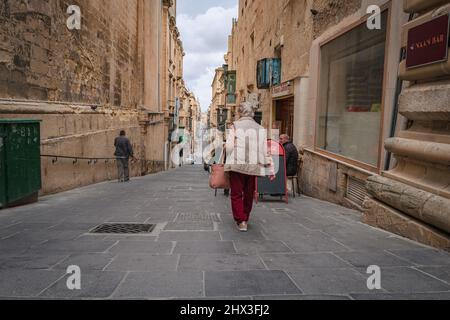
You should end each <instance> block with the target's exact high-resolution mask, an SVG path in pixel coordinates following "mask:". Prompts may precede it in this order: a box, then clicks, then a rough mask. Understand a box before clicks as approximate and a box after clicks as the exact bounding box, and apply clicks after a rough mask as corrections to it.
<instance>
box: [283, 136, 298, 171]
mask: <svg viewBox="0 0 450 320" xmlns="http://www.w3.org/2000/svg"><path fill="white" fill-rule="evenodd" d="M280 143H281V144H282V145H283V147H284V149H285V151H286V175H287V176H288V177H294V176H296V175H297V173H298V150H297V148H296V147H295V145H294V144H293V143H292V141H291V138H290V137H289V136H288V135H287V134H282V135H281V136H280Z"/></svg>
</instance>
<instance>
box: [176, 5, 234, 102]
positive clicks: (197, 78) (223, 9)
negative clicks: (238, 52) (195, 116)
mask: <svg viewBox="0 0 450 320" xmlns="http://www.w3.org/2000/svg"><path fill="white" fill-rule="evenodd" d="M237 3H238V0H178V1H177V25H178V28H179V30H180V33H181V40H182V41H183V47H184V51H185V52H186V56H185V57H184V79H185V81H186V86H187V87H188V89H189V90H192V91H193V92H194V94H195V95H196V96H197V97H198V98H199V100H200V105H201V107H202V110H203V111H206V110H207V109H208V107H209V105H210V103H211V82H212V80H213V78H214V70H215V69H216V68H217V67H219V66H222V65H223V64H224V63H225V61H224V59H223V57H224V55H225V53H226V52H227V44H228V35H229V34H230V32H231V23H232V19H233V18H235V17H237V12H238V4H237Z"/></svg>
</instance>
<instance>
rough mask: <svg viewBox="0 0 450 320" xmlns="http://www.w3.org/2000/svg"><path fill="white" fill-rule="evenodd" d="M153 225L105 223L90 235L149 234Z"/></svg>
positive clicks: (153, 227)
mask: <svg viewBox="0 0 450 320" xmlns="http://www.w3.org/2000/svg"><path fill="white" fill-rule="evenodd" d="M155 226H156V225H154V224H132V223H105V224H101V225H99V226H97V227H95V228H94V229H93V230H92V231H91V232H90V233H114V234H140V233H150V232H152V231H153V229H155Z"/></svg>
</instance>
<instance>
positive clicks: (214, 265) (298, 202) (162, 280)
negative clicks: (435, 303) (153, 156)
mask: <svg viewBox="0 0 450 320" xmlns="http://www.w3.org/2000/svg"><path fill="white" fill-rule="evenodd" d="M107 222H123V223H154V224H156V227H155V229H154V230H153V231H152V232H151V233H149V234H146V235H131V234H90V233H89V232H90V231H91V230H92V229H93V228H94V227H96V226H98V225H100V224H102V223H107ZM71 265H76V266H79V267H80V270H81V284H82V287H81V290H74V291H73V290H69V289H68V288H67V285H66V281H67V278H68V274H66V270H67V267H68V266H71ZM369 266H378V267H380V272H381V287H382V288H381V289H380V290H369V289H368V288H367V280H368V278H369V276H370V274H367V268H368V267H369ZM449 267H450V255H449V254H448V253H446V252H443V251H440V250H435V249H431V248H429V247H426V246H423V245H420V244H418V243H416V242H414V241H410V240H407V239H404V238H401V237H399V236H396V235H393V234H391V233H389V232H386V231H383V230H379V229H376V228H373V227H370V226H367V225H365V224H363V223H362V222H361V213H359V212H357V211H354V210H351V209H347V208H343V207H340V206H338V205H335V204H332V203H327V202H324V201H320V200H317V199H313V198H309V197H306V196H301V197H297V198H295V199H290V201H289V204H286V203H284V202H280V201H276V199H274V201H270V202H269V201H263V202H259V203H258V204H255V206H254V209H253V212H252V214H251V217H250V223H249V230H248V232H247V233H242V232H239V231H238V230H237V228H236V224H235V222H234V220H233V216H232V210H231V206H230V199H229V198H228V197H225V196H224V194H223V192H218V194H217V196H214V191H213V190H211V189H210V188H209V187H208V175H207V173H206V172H205V171H204V170H203V168H202V167H198V166H186V167H182V168H177V169H174V170H172V171H169V172H163V173H158V174H155V175H149V176H146V177H139V178H133V179H132V181H131V182H130V183H127V184H120V183H117V182H116V181H111V182H104V183H100V184H97V185H92V186H87V187H83V188H79V189H75V190H71V191H67V192H64V193H60V194H54V195H51V196H46V197H42V198H41V199H40V201H39V202H38V203H35V204H30V205H26V206H22V207H17V208H10V209H5V210H1V211H0V297H1V298H2V299H20V298H27V299H156V300H160V299H193V300H209V299H213V300H214V299H217V300H235V299H239V300H348V299H363V300H366V299H369V300H377V299H388V300H392V299H393V300H395V299H412V300H416V299H417V300H423V299H432V300H440V299H447V300H448V299H450V269H449Z"/></svg>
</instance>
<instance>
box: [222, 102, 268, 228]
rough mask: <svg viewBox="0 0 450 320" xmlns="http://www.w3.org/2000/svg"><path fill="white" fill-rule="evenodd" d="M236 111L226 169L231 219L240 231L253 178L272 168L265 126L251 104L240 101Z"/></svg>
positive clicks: (245, 222) (245, 220)
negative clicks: (228, 182)
mask: <svg viewBox="0 0 450 320" xmlns="http://www.w3.org/2000/svg"><path fill="white" fill-rule="evenodd" d="M238 112H239V116H240V119H239V120H238V121H235V122H234V124H233V127H232V129H231V130H229V132H228V136H227V141H226V153H227V161H226V162H225V171H227V172H229V174H230V187H231V206H232V210H233V217H234V220H235V221H236V223H237V225H238V229H239V231H241V232H246V231H247V228H248V221H249V218H250V213H251V211H252V207H253V200H254V196H255V182H256V177H257V176H260V177H261V176H266V168H268V167H271V168H272V170H271V171H273V161H272V158H271V157H270V155H269V154H268V151H267V134H264V133H265V129H264V128H263V127H262V126H260V125H259V124H258V123H257V122H256V121H255V120H254V119H253V118H254V116H255V113H254V108H253V105H252V104H251V103H249V102H244V103H241V105H240V106H239V110H238ZM273 178H274V176H273V175H271V179H272V180H273Z"/></svg>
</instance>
